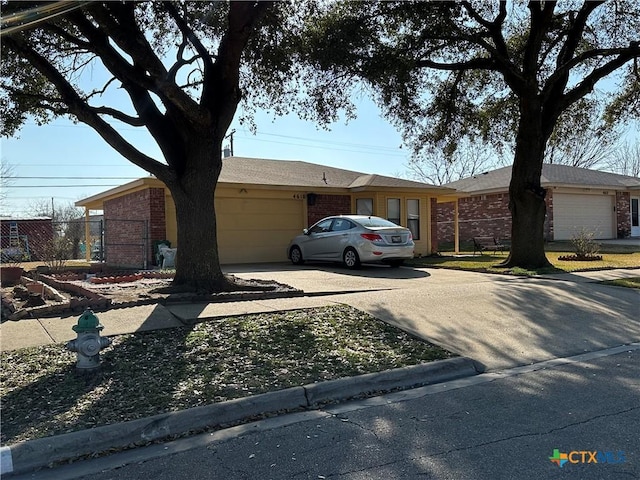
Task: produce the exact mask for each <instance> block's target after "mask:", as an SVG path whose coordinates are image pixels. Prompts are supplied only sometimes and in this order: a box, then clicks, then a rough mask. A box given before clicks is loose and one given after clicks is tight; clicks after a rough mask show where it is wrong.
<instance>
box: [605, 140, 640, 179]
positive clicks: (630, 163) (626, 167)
mask: <svg viewBox="0 0 640 480" xmlns="http://www.w3.org/2000/svg"><path fill="white" fill-rule="evenodd" d="M607 167H608V169H609V170H611V171H612V172H615V173H619V174H620V175H629V176H630V177H640V142H638V141H637V140H636V142H635V143H631V142H627V143H624V144H623V145H622V146H620V147H619V148H618V149H617V150H616V151H615V152H614V154H613V156H612V158H611V159H609V162H608V165H607Z"/></svg>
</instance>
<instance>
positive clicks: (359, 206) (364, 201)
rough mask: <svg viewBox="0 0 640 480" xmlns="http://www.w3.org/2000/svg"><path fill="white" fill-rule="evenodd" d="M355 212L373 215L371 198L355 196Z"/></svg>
mask: <svg viewBox="0 0 640 480" xmlns="http://www.w3.org/2000/svg"><path fill="white" fill-rule="evenodd" d="M356 214H358V215H373V198H357V199H356Z"/></svg>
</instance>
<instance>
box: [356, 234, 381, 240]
mask: <svg viewBox="0 0 640 480" xmlns="http://www.w3.org/2000/svg"><path fill="white" fill-rule="evenodd" d="M360 236H361V237H362V238H364V239H365V240H369V241H370V242H380V241H382V237H381V236H380V235H378V234H377V233H361V234H360Z"/></svg>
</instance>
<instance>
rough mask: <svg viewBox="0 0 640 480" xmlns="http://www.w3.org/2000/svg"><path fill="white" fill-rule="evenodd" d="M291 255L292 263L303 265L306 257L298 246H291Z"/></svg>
mask: <svg viewBox="0 0 640 480" xmlns="http://www.w3.org/2000/svg"><path fill="white" fill-rule="evenodd" d="M289 257H290V258H291V263H293V264H294V265H302V264H303V263H304V259H303V258H302V252H301V251H300V248H298V247H291V252H289Z"/></svg>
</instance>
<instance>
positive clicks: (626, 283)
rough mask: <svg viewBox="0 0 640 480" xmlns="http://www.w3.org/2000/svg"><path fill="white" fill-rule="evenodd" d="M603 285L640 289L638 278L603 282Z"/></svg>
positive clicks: (639, 278)
mask: <svg viewBox="0 0 640 480" xmlns="http://www.w3.org/2000/svg"><path fill="white" fill-rule="evenodd" d="M601 283H604V284H605V285H614V286H616V287H626V288H640V277H630V278H619V279H617V280H605V281H604V282H601Z"/></svg>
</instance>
